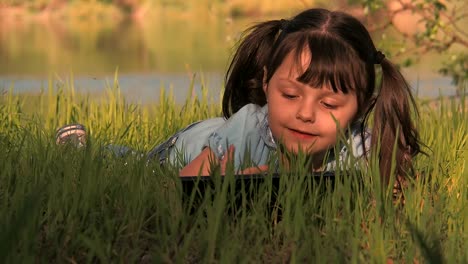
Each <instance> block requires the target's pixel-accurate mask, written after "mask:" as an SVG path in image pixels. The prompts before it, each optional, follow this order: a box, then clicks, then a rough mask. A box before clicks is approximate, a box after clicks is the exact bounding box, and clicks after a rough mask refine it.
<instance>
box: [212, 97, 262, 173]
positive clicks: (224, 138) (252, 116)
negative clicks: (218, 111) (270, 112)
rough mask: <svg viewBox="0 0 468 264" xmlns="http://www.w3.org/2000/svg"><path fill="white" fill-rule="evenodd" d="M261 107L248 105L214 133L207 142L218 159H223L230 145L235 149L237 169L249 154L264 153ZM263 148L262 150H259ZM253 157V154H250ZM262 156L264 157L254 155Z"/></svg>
mask: <svg viewBox="0 0 468 264" xmlns="http://www.w3.org/2000/svg"><path fill="white" fill-rule="evenodd" d="M260 109H261V107H260V106H258V105H254V104H248V105H246V106H244V107H242V108H241V109H240V110H239V111H238V112H236V113H235V114H234V115H232V116H231V117H230V118H229V119H228V120H227V121H226V122H225V123H224V125H222V126H221V127H220V128H218V129H217V130H215V131H214V132H212V133H211V134H210V135H209V136H208V138H207V141H206V142H205V146H207V147H210V149H211V150H212V151H213V153H214V154H215V155H216V157H217V158H218V159H222V158H223V157H224V155H225V154H226V151H227V149H228V148H229V146H230V145H233V146H234V147H235V154H234V155H235V156H234V161H235V167H236V168H239V166H240V164H241V163H242V162H243V161H244V158H245V156H246V154H247V153H248V152H251V153H255V152H258V151H263V148H265V147H266V146H265V144H262V139H261V136H260V133H259V124H260V122H261V121H262V120H261V119H262V118H265V116H262V115H261V114H259V113H261V112H260ZM259 148H262V149H259ZM250 156H251V157H252V154H250ZM254 156H262V155H254Z"/></svg>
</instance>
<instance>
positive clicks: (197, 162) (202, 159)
mask: <svg viewBox="0 0 468 264" xmlns="http://www.w3.org/2000/svg"><path fill="white" fill-rule="evenodd" d="M218 162H219V161H218V159H217V158H216V156H215V154H214V153H213V151H212V150H211V149H210V148H209V147H206V148H204V149H203V151H202V152H201V153H200V154H198V156H197V157H196V158H195V159H194V160H192V161H191V162H190V163H189V164H187V165H186V166H185V167H184V168H182V170H181V171H180V172H179V176H180V177H187V176H197V175H200V176H208V175H209V174H210V170H211V168H210V167H211V164H212V165H213V167H214V166H215V165H217V164H216V163H218Z"/></svg>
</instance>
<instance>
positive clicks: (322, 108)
mask: <svg viewBox="0 0 468 264" xmlns="http://www.w3.org/2000/svg"><path fill="white" fill-rule="evenodd" d="M376 67H377V68H380V70H381V73H382V78H381V79H382V80H381V81H380V82H379V85H376V82H377V81H376ZM225 81H226V83H225V92H224V97H223V114H224V118H222V117H219V118H213V119H208V120H204V121H201V122H197V123H195V124H192V125H190V126H188V127H187V128H185V129H184V130H182V131H180V132H178V133H176V134H175V135H174V136H172V137H170V138H169V139H168V140H167V141H166V142H164V143H162V144H160V145H159V146H157V147H156V148H155V149H153V150H152V151H151V152H150V153H149V154H148V158H149V159H154V158H157V159H158V160H159V161H160V162H161V163H164V162H176V161H177V157H180V156H182V158H183V160H184V162H185V163H184V165H185V166H184V167H183V169H182V170H181V171H180V176H194V175H209V173H210V170H211V168H212V165H213V163H214V165H220V166H221V170H223V169H224V166H225V164H226V162H227V160H228V159H234V167H235V168H236V169H237V170H238V171H239V172H240V173H252V172H260V171H264V170H268V169H269V168H268V160H269V157H270V156H271V155H272V154H274V153H276V154H278V156H279V157H280V158H279V160H278V161H279V162H280V163H282V164H283V165H284V166H286V167H287V165H288V157H289V156H290V155H291V153H292V155H294V154H297V153H299V152H303V153H306V154H307V155H308V156H309V157H310V162H309V163H308V164H310V170H311V171H323V170H333V169H334V167H335V166H336V163H337V162H342V161H345V160H346V157H347V155H353V156H354V157H356V158H362V159H366V158H367V157H368V153H369V152H372V151H378V153H377V156H378V158H379V162H380V170H381V175H382V177H383V180H384V181H385V182H389V180H390V177H391V176H392V175H390V170H391V160H392V153H393V151H394V149H395V151H396V153H395V158H396V174H397V175H405V174H406V172H407V170H408V169H411V158H412V157H413V156H414V155H416V154H417V153H419V152H420V143H419V139H418V133H417V131H416V129H415V128H414V126H413V122H412V119H411V110H412V109H415V103H414V100H413V97H412V94H411V91H410V88H409V86H408V84H407V82H406V81H405V79H404V78H403V76H402V75H401V74H400V72H399V71H398V70H397V69H396V68H395V66H394V65H393V64H392V63H391V62H390V61H389V60H388V59H386V58H385V56H384V55H383V54H382V53H381V52H380V51H378V50H377V49H376V48H375V46H374V43H373V41H372V39H371V37H370V35H369V33H368V31H367V30H366V28H365V27H364V26H363V25H362V24H361V23H360V22H359V21H358V20H357V19H355V18H354V17H352V16H350V15H348V14H345V13H342V12H331V11H328V10H325V9H309V10H306V11H303V12H301V13H300V14H298V15H296V16H295V17H293V18H291V19H289V20H284V19H281V20H270V21H266V22H263V23H260V24H257V25H255V26H253V27H251V28H250V29H248V30H247V31H246V34H245V35H244V37H243V38H242V40H241V42H240V44H239V46H238V49H237V51H236V53H235V54H234V57H233V60H232V61H231V64H230V67H229V70H228V72H227V74H226V79H225ZM371 113H372V114H373V127H372V129H367V128H366V125H367V122H368V120H369V119H370V116H371ZM80 131H81V132H80ZM83 133H84V130H83V129H77V128H75V129H73V128H72V129H71V130H68V132H66V133H59V136H58V140H59V141H62V140H64V139H66V138H67V136H69V135H73V134H78V135H81V134H83ZM343 133H344V135H346V137H347V142H346V144H340V145H337V144H339V141H338V138H339V136H340V134H343ZM395 144H396V146H395ZM377 146H378V147H377ZM394 146H395V148H394ZM333 149H339V150H340V151H339V153H333V151H332V150H333ZM245 162H250V164H252V165H251V167H249V168H245V167H243V166H242V164H244V163H245ZM270 169H271V168H270Z"/></svg>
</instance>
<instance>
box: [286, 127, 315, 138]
mask: <svg viewBox="0 0 468 264" xmlns="http://www.w3.org/2000/svg"><path fill="white" fill-rule="evenodd" d="M288 130H289V132H291V134H292V135H293V136H294V137H297V138H299V139H302V140H307V139H308V140H310V139H314V138H316V137H317V135H315V134H311V133H307V132H303V131H300V130H296V129H292V128H288Z"/></svg>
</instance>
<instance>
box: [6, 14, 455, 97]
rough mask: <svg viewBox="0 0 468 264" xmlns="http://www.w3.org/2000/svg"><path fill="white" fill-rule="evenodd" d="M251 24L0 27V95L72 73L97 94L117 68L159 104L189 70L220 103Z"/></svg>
mask: <svg viewBox="0 0 468 264" xmlns="http://www.w3.org/2000/svg"><path fill="white" fill-rule="evenodd" d="M249 23H250V24H251V23H252V21H231V22H229V23H226V22H225V21H223V20H219V19H218V20H214V21H210V20H207V21H203V20H201V21H198V23H194V22H193V21H190V20H187V19H185V20H183V19H182V20H181V19H177V18H173V17H166V18H161V19H160V23H148V24H145V25H137V24H135V23H130V22H125V23H122V24H119V25H113V26H108V25H101V26H97V25H94V24H83V25H81V24H80V25H75V26H70V25H68V26H66V25H63V24H47V25H41V24H35V23H29V24H28V23H19V24H15V25H9V26H8V25H5V24H3V25H1V26H0V58H1V62H2V63H0V92H1V91H2V90H8V89H9V88H10V87H14V91H15V92H28V93H38V92H40V89H41V87H42V88H45V87H47V85H48V81H49V79H62V80H67V79H70V72H73V80H74V85H75V90H76V91H78V92H87V93H102V92H103V90H104V88H105V87H106V83H112V82H113V79H114V72H115V71H116V69H117V68H118V79H119V84H120V88H121V91H122V93H123V95H125V97H126V98H127V99H128V100H129V101H131V102H135V103H152V102H156V101H157V100H158V99H159V94H160V89H161V87H164V88H165V89H169V88H172V89H173V91H174V97H175V99H176V102H179V103H180V102H183V101H184V100H185V99H186V97H187V92H188V90H189V87H190V85H191V83H192V78H193V76H194V73H195V78H194V79H193V85H194V90H195V93H197V94H200V92H201V87H202V86H204V87H206V88H207V89H208V90H209V91H210V95H212V97H213V98H214V99H215V100H217V99H219V93H220V90H221V88H222V85H223V77H224V76H223V74H224V72H225V70H226V66H227V63H228V61H229V56H230V55H231V53H232V47H233V45H234V43H235V39H236V38H237V37H238V36H239V34H240V32H241V30H242V29H244V28H245V27H246V25H249ZM429 63H430V62H429ZM403 73H404V75H405V76H406V77H407V78H408V81H409V82H410V84H411V85H412V87H413V88H414V89H415V93H416V94H417V95H418V96H421V97H436V96H439V95H454V94H455V90H456V89H455V87H454V86H453V85H452V84H451V80H450V78H448V77H443V76H441V75H439V74H437V73H436V69H435V68H431V67H413V68H410V69H406V70H404V71H403ZM51 77H52V78H51Z"/></svg>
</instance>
